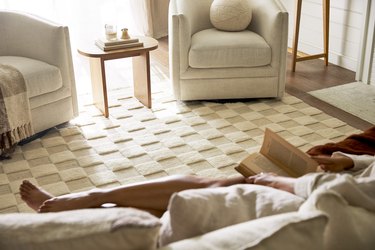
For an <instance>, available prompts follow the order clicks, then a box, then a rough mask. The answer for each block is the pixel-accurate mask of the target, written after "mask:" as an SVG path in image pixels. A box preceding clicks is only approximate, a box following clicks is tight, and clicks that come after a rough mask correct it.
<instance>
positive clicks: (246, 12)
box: [210, 0, 252, 31]
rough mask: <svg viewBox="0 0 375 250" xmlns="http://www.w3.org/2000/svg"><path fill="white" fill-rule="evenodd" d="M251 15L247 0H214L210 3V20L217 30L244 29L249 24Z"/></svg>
mask: <svg viewBox="0 0 375 250" xmlns="http://www.w3.org/2000/svg"><path fill="white" fill-rule="evenodd" d="M251 17H252V13H251V10H250V7H249V4H248V0H214V1H213V2H212V4H211V8H210V20H211V23H212V25H213V26H214V27H215V28H216V29H219V30H224V31H241V30H244V29H246V27H247V26H249V24H250V21H251Z"/></svg>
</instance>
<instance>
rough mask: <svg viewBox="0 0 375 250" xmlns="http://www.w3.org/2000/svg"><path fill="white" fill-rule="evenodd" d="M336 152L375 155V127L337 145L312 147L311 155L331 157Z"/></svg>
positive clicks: (309, 151) (328, 144) (309, 152)
mask: <svg viewBox="0 0 375 250" xmlns="http://www.w3.org/2000/svg"><path fill="white" fill-rule="evenodd" d="M335 151H341V152H343V153H348V154H355V155H362V154H368V155H375V126H374V127H372V128H369V129H367V130H366V131H364V132H363V133H360V134H354V135H351V136H349V137H347V138H345V139H344V140H342V141H340V142H337V143H327V144H324V145H319V146H315V147H312V148H311V149H309V150H308V151H307V152H306V153H308V154H309V155H321V154H323V155H331V154H332V153H333V152H335Z"/></svg>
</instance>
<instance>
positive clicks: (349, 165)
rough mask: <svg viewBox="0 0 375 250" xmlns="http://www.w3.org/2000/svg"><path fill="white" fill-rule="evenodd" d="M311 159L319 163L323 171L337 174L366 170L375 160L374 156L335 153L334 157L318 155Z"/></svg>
mask: <svg viewBox="0 0 375 250" xmlns="http://www.w3.org/2000/svg"><path fill="white" fill-rule="evenodd" d="M311 158H312V159H314V160H315V161H317V162H318V164H319V166H320V168H321V169H322V170H324V171H327V172H336V173H337V172H342V171H346V170H350V171H357V170H360V169H364V168H367V167H368V166H369V165H370V164H371V163H372V162H373V161H374V160H375V158H374V156H372V155H351V154H345V153H342V152H335V153H333V154H332V156H326V155H317V156H311Z"/></svg>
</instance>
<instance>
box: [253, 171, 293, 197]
mask: <svg viewBox="0 0 375 250" xmlns="http://www.w3.org/2000/svg"><path fill="white" fill-rule="evenodd" d="M295 182H296V178H292V177H283V176H278V175H276V174H274V173H260V174H257V175H253V176H250V177H248V178H246V183H249V184H257V185H262V186H268V187H272V188H276V189H280V190H284V191H287V192H289V193H292V194H294V184H295Z"/></svg>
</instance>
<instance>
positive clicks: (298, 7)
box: [292, 0, 330, 72]
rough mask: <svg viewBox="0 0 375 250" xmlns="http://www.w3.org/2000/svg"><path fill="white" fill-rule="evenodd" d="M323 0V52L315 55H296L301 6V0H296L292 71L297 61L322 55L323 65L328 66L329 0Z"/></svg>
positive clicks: (294, 69)
mask: <svg viewBox="0 0 375 250" xmlns="http://www.w3.org/2000/svg"><path fill="white" fill-rule="evenodd" d="M322 1H323V36H324V52H323V53H321V54H316V55H308V56H303V57H297V51H298V36H299V25H300V21H301V8H302V0H296V16H295V29H294V39H293V50H292V71H293V72H295V71H296V63H297V62H298V61H306V60H311V59H317V58H321V57H324V62H325V65H326V66H328V46H329V9H330V0H322Z"/></svg>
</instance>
